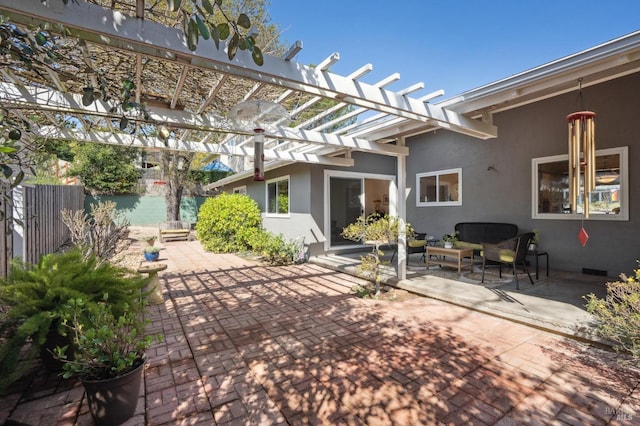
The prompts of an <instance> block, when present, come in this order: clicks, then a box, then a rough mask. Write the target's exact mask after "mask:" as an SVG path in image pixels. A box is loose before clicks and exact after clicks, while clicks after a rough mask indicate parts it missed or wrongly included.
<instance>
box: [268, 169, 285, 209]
mask: <svg viewBox="0 0 640 426" xmlns="http://www.w3.org/2000/svg"><path fill="white" fill-rule="evenodd" d="M267 214H268V215H288V214H289V176H285V177H279V178H277V179H272V180H268V181H267Z"/></svg>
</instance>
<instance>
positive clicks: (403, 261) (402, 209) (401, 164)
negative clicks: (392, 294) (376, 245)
mask: <svg viewBox="0 0 640 426" xmlns="http://www.w3.org/2000/svg"><path fill="white" fill-rule="evenodd" d="M398 145H399V146H405V138H404V136H402V137H400V138H398ZM397 159H398V167H397V169H398V172H397V174H396V179H397V180H398V183H397V191H396V203H397V209H398V219H399V221H400V229H399V230H398V280H404V279H406V278H407V233H406V223H407V197H406V188H407V176H406V175H407V157H406V156H405V155H398V157H397Z"/></svg>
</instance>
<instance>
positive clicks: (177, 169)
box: [162, 0, 285, 221]
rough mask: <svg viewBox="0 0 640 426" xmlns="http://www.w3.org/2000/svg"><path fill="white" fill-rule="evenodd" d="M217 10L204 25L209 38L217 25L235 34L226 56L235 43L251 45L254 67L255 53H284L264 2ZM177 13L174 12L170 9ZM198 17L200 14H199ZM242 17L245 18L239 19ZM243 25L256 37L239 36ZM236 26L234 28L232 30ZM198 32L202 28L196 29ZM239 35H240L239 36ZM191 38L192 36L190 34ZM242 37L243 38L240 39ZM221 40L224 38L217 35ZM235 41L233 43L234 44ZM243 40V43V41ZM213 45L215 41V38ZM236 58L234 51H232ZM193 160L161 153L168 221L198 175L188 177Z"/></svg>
mask: <svg viewBox="0 0 640 426" xmlns="http://www.w3.org/2000/svg"><path fill="white" fill-rule="evenodd" d="M172 2H175V0H168V3H169V5H170V8H171V3H172ZM177 3H178V4H179V10H181V11H182V13H184V14H185V16H189V17H190V19H196V23H197V18H194V16H195V17H197V16H200V19H201V20H202V19H204V15H202V14H201V13H202V9H198V8H197V7H195V6H194V7H192V6H193V5H195V3H196V2H195V0H190V1H189V2H186V1H185V2H182V3H181V4H180V2H179V1H178V2H177ZM206 3H207V1H206V0H205V1H203V2H202V5H203V8H204V11H205V12H210V11H209V8H208V6H206V5H205V4H206ZM215 7H216V10H215V11H214V12H210V16H209V17H208V18H207V19H205V21H206V24H207V26H208V28H209V33H210V34H209V35H210V36H211V38H214V35H213V32H214V30H212V28H213V27H214V26H216V28H222V30H221V34H222V35H224V34H225V32H226V31H227V30H225V29H224V27H225V25H227V26H231V27H232V28H231V29H233V30H234V31H235V33H234V34H236V35H237V37H236V36H234V35H232V36H231V37H232V38H231V40H230V42H229V43H230V44H229V48H228V51H229V57H230V58H232V56H231V51H232V50H233V49H234V43H237V45H236V46H235V48H236V49H237V48H238V47H239V48H240V49H242V47H243V46H245V48H247V49H249V45H251V44H253V46H254V47H253V49H254V50H252V52H253V53H254V54H253V55H252V56H253V59H254V62H256V64H258V65H261V64H262V63H261V61H258V60H256V55H255V52H256V51H259V52H260V53H259V56H260V57H261V56H262V54H263V52H264V53H269V54H272V55H277V54H279V53H282V52H284V50H285V46H284V45H283V44H281V43H280V39H279V33H278V31H279V29H278V27H277V26H276V25H273V24H269V22H268V21H269V20H270V18H269V15H268V13H267V12H266V0H243V1H240V0H220V1H216V2H215ZM173 10H177V9H173ZM198 14H201V15H198ZM243 15H244V16H245V17H246V19H247V21H245V18H243V17H242V16H243ZM233 16H238V19H237V21H235V24H234V21H233V19H232V18H231V17H233ZM214 22H218V24H217V25H213V23H214ZM241 22H242V23H245V24H246V23H247V22H250V23H251V25H250V27H251V29H252V30H253V31H255V32H256V33H257V36H255V37H254V36H253V35H245V36H242V34H240V29H239V28H238V26H240V27H243V28H248V27H244V25H242V24H241ZM234 25H235V27H234ZM198 28H199V29H201V26H198ZM188 31H189V26H187V28H186V29H185V34H187V38H189V32H188ZM196 34H200V37H202V38H204V39H207V37H204V34H202V31H200V32H199V33H198V32H197V31H196ZM238 34H239V35H238ZM192 35H193V33H192ZM243 37H244V38H243ZM220 38H221V39H224V37H222V36H220ZM234 40H236V41H234ZM243 40H244V41H243ZM214 42H215V38H214ZM233 54H234V55H235V51H234V52H233ZM183 133H184V130H182V131H180V130H176V131H174V132H173V134H172V136H173V137H175V138H178V139H179V138H180V136H181V135H182V134H183ZM193 159H194V154H193V153H184V152H179V153H178V152H171V151H164V152H163V153H162V174H163V176H164V179H165V182H166V188H165V191H166V192H165V201H166V205H167V221H174V220H180V202H181V199H182V194H183V192H184V189H185V187H186V186H187V185H189V184H191V183H195V177H196V176H197V174H191V175H190V174H189V166H190V165H191V163H192V161H193Z"/></svg>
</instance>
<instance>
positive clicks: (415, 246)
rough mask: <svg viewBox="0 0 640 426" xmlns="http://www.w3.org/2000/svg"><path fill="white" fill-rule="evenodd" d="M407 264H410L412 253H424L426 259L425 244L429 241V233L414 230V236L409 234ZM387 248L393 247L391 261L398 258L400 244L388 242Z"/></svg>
mask: <svg viewBox="0 0 640 426" xmlns="http://www.w3.org/2000/svg"><path fill="white" fill-rule="evenodd" d="M407 237H408V238H407V265H408V264H409V255H410V254H412V253H422V258H421V259H424V253H425V248H424V246H425V245H426V243H427V239H426V238H427V233H426V232H414V234H413V236H411V237H409V236H407ZM384 247H386V248H387V249H389V248H391V249H393V255H392V256H391V262H392V263H393V260H394V259H395V258H396V254H397V253H398V244H395V243H394V244H388V245H385V246H384Z"/></svg>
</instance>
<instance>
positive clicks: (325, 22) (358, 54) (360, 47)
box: [267, 0, 640, 100]
mask: <svg viewBox="0 0 640 426" xmlns="http://www.w3.org/2000/svg"><path fill="white" fill-rule="evenodd" d="M267 11H268V13H269V15H270V17H271V21H272V22H273V23H275V24H277V25H279V27H280V28H281V30H282V33H281V40H283V41H286V42H287V44H290V43H293V42H294V41H295V40H302V42H303V45H304V47H303V50H302V52H300V53H299V54H298V57H297V61H298V62H301V63H304V64H310V63H313V64H317V63H319V62H320V61H322V60H323V59H325V58H326V57H327V56H329V55H330V54H331V53H333V52H338V53H340V61H339V62H338V63H337V64H336V65H334V66H333V67H332V68H331V71H332V72H335V73H337V74H340V75H347V74H350V73H351V72H352V71H355V70H356V69H357V68H359V67H360V66H362V65H364V64H366V63H371V64H373V67H374V70H373V71H372V72H371V73H369V74H368V75H367V76H365V77H364V78H363V79H362V81H364V82H367V83H370V84H373V83H375V82H377V81H379V80H381V79H383V78H385V77H386V76H388V75H390V74H392V73H394V72H399V73H400V81H398V82H396V83H394V84H393V85H391V86H388V89H391V90H401V89H403V88H405V87H408V86H410V85H413V84H414V83H417V82H419V81H422V82H424V83H425V88H424V89H423V90H422V91H420V92H418V93H416V94H414V96H419V95H424V94H427V93H430V92H433V91H435V90H438V89H444V90H445V96H444V97H443V98H440V99H439V100H442V99H445V98H449V97H451V96H454V95H456V94H459V93H461V92H463V91H466V90H470V89H473V88H476V87H479V86H482V85H484V84H487V83H491V82H493V81H496V80H499V79H502V78H505V77H508V76H510V75H513V74H516V73H519V72H522V71H525V70H527V69H530V68H533V67H536V66H538V65H542V64H544V63H547V62H550V61H553V60H555V59H559V58H561V57H564V56H567V55H570V54H573V53H577V52H579V51H582V50H584V49H588V48H590V47H593V46H596V45H598V44H601V43H604V42H606V41H609V40H612V39H615V38H617V37H620V36H622V35H625V34H628V33H631V32H633V31H636V30H640V1H638V0H624V1H622V0H620V1H616V0H608V1H605V0H600V1H595V0H584V1H569V0H555V1H548V0H538V1H535V2H534V1H527V0H499V1H498V0H495V1H492V0H484V1H472V0H458V1H451V0H441V1H434V0H396V1H389V2H386V1H376V0H369V1H365V0H341V1H336V0H315V1H313V0H271V5H269V6H267Z"/></svg>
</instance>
